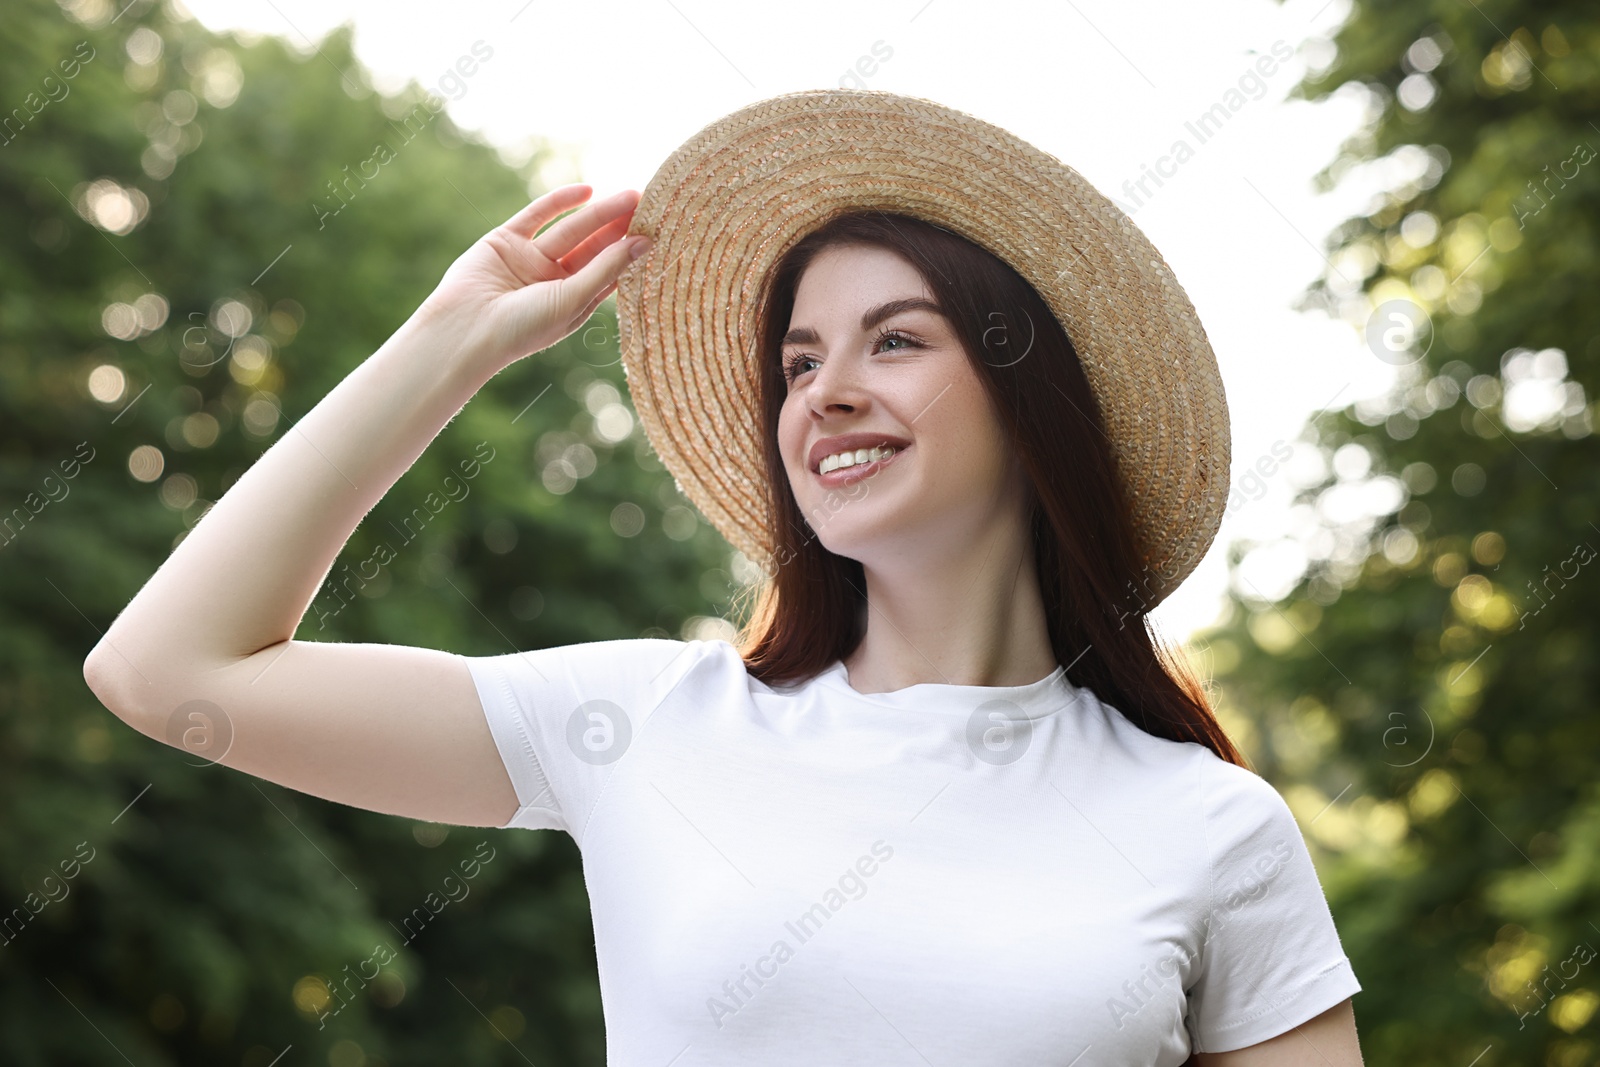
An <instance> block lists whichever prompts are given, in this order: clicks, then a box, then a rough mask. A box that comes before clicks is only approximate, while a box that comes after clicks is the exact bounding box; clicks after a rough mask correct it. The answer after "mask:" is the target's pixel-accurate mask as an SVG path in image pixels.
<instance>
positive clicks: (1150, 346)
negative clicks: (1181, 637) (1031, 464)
mask: <svg viewBox="0 0 1600 1067" xmlns="http://www.w3.org/2000/svg"><path fill="white" fill-rule="evenodd" d="M868 208H874V209H880V210H885V211H895V212H900V213H903V214H907V215H911V216H914V217H917V218H921V219H925V220H927V221H929V222H932V223H935V224H937V225H939V226H942V227H944V228H945V229H947V230H951V231H953V232H955V233H957V234H960V235H961V236H963V237H965V238H967V239H968V240H970V241H972V242H974V243H976V244H978V245H981V246H982V247H984V248H986V249H988V250H989V251H991V252H993V253H994V254H995V255H997V256H999V257H1000V258H1001V259H1002V260H1004V261H1005V262H1006V263H1008V264H1009V265H1010V266H1011V267H1012V268H1013V269H1014V270H1016V271H1017V273H1018V274H1020V275H1021V276H1022V277H1023V278H1025V279H1026V280H1027V281H1028V282H1030V283H1031V284H1032V285H1033V287H1034V288H1035V289H1037V290H1038V291H1039V294H1040V295H1041V296H1042V297H1043V298H1044V300H1045V302H1046V303H1047V304H1048V305H1049V306H1050V308H1051V309H1052V310H1053V311H1054V312H1055V314H1056V317H1057V318H1058V319H1059V320H1060V322H1061V325H1062V326H1063V327H1064V328H1065V329H1066V332H1067V335H1068V336H1069V337H1070V338H1071V339H1072V343H1073V346H1074V347H1075V348H1076V349H1077V352H1078V356H1079V359H1080V360H1081V361H1082V364H1083V368H1084V371H1085V373H1086V375H1087V376H1088V379H1089V383H1090V385H1091V387H1092V388H1093V390H1094V393H1095V395H1096V397H1097V398H1098V400H1099V404H1100V407H1101V411H1102V414H1103V417H1104V421H1105V424H1106V426H1105V428H1106V433H1107V435H1108V436H1109V437H1110V439H1111V442H1112V450H1113V453H1114V455H1115V458H1116V463H1117V467H1118V470H1119V472H1120V475H1121V477H1122V478H1123V480H1124V483H1125V484H1126V485H1127V487H1128V490H1129V498H1130V500H1131V502H1132V506H1133V520H1134V526H1135V529H1136V532H1137V536H1138V539H1139V546H1138V547H1139V550H1140V554H1141V556H1142V558H1143V560H1144V565H1145V568H1146V572H1145V574H1144V575H1143V576H1142V577H1141V578H1140V579H1139V581H1138V583H1137V588H1136V589H1134V590H1131V591H1130V592H1132V593H1133V594H1135V595H1136V596H1137V598H1138V599H1139V600H1140V601H1142V603H1143V610H1149V608H1152V607H1154V606H1155V604H1157V603H1159V602H1160V601H1161V599H1163V598H1164V597H1165V596H1166V595H1167V594H1168V593H1169V592H1171V591H1172V589H1174V588H1176V587H1177V585H1178V584H1179V583H1180V582H1182V581H1183V579H1184V578H1185V577H1187V576H1188V574H1189V572H1190V571H1192V570H1193V569H1194V566H1195V564H1197V563H1198V562H1199V561H1200V557H1201V556H1203V555H1204V554H1205V552H1206V549H1207V548H1208V547H1209V546H1210V544H1211V542H1212V539H1213V538H1214V537H1215V535H1216V532H1217V527H1218V526H1219V525H1220V523H1221V521H1222V513H1223V507H1224V504H1225V502H1226V499H1227V492H1228V467H1229V438H1228V434H1229V430H1228V409H1227V403H1226V400H1225V397H1224V395H1223V389H1222V379H1221V376H1220V375H1219V373H1218V371H1217V363H1216V357H1215V356H1214V355H1213V354H1212V351H1211V346H1210V344H1209V342H1208V341H1207V340H1206V335H1205V330H1204V329H1203V328H1202V327H1201V325H1200V320H1199V317H1198V316H1197V315H1196V314H1195V310H1194V307H1193V305H1191V304H1190V302H1189V299H1188V297H1187V296H1186V295H1185V294H1184V291H1183V289H1182V288H1181V287H1180V286H1179V285H1178V281H1177V279H1176V278H1175V277H1174V276H1173V274H1172V271H1171V269H1170V268H1169V267H1168V266H1167V264H1166V262H1165V261H1164V260H1163V259H1162V258H1161V254H1160V253H1159V252H1157V251H1156V249H1155V247H1154V246H1153V245H1151V244H1150V242H1149V240H1148V239H1147V238H1146V237H1145V236H1144V234H1143V233H1141V232H1140V231H1139V229H1138V228H1137V227H1136V226H1134V224H1133V222H1132V221H1131V220H1129V219H1128V217H1127V216H1126V215H1125V214H1123V212H1122V211H1121V210H1119V209H1118V208H1117V206H1116V205H1115V204H1113V203H1112V202H1111V200H1109V199H1108V198H1107V197H1105V196H1104V195H1102V194H1101V193H1100V192H1099V191H1097V190H1096V189H1095V188H1094V187H1093V186H1091V185H1090V184H1089V183H1088V182H1087V181H1086V180H1084V178H1083V177H1082V176H1081V175H1080V174H1078V172H1077V171H1075V170H1073V169H1072V168H1071V167H1068V166H1066V165H1065V164H1063V163H1061V162H1060V161H1059V160H1057V159H1056V158H1055V157H1054V156H1051V155H1050V154H1048V153H1046V152H1043V151H1041V150H1039V149H1038V148H1035V147H1034V146H1033V145H1030V144H1028V143H1027V142H1026V141H1023V140H1022V139H1021V138H1019V137H1017V136H1016V135H1015V134H1012V133H1010V132H1008V131H1007V130H1004V129H1001V128H1000V127H998V126H994V125H991V124H989V123H987V122H984V121H982V120H981V119H977V118H974V117H973V116H971V115H968V114H965V113H963V112H960V111H956V110H953V109H951V108H948V107H945V106H943V105H941V104H937V103H934V102H933V101H931V100H924V99H921V98H917V97H910V96H902V95H899V94H896V93H890V92H886V91H884V90H881V89H818V90H807V91H804V92H796V93H788V94H785V95H782V96H776V97H773V98H771V99H768V100H761V101H758V102H756V103H754V104H750V105H749V106H747V107H743V108H740V109H739V110H737V111H735V112H733V113H732V114H730V115H727V116H725V117H723V118H721V119H718V120H717V121H715V122H713V123H711V124H710V125H708V126H706V127H705V128H704V129H702V130H701V131H700V132H699V133H696V134H695V135H694V136H693V137H690V138H689V139H688V140H687V141H685V142H684V143H683V145H682V146H681V147H679V148H678V149H677V151H675V152H673V153H672V155H671V156H669V157H668V158H667V160H666V162H665V163H663V164H662V165H661V167H660V169H659V170H657V171H656V173H655V176H654V177H652V178H651V179H650V182H649V184H648V185H647V186H646V187H645V188H644V190H643V191H642V195H641V197H640V200H639V204H638V207H637V208H635V210H634V214H633V221H632V223H631V224H630V226H629V230H628V232H629V233H630V234H640V233H642V234H648V235H649V236H650V237H651V238H652V239H653V241H654V243H653V244H652V245H651V248H650V250H649V251H648V252H647V253H645V255H644V256H643V257H641V258H640V259H639V260H637V261H635V262H634V263H633V264H632V265H630V266H629V268H628V269H627V270H625V271H624V272H623V273H622V274H621V275H620V277H619V278H618V281H617V292H616V296H617V316H618V325H619V329H620V334H621V348H622V365H623V369H624V371H625V373H626V376H627V382H628V388H629V391H630V393H631V394H632V400H633V406H634V410H635V411H637V412H638V414H639V420H640V422H641V424H642V425H643V427H644V431H645V433H646V434H647V435H648V436H649V439H650V442H651V444H652V445H653V446H654V448H655V450H656V452H657V453H658V454H659V455H660V457H661V461H662V463H663V464H664V465H665V466H666V468H667V470H669V471H671V472H672V475H673V477H674V478H676V479H677V482H678V486H679V488H680V489H681V490H682V492H683V493H684V495H685V496H687V497H688V499H689V500H690V501H691V502H692V503H693V504H694V505H695V506H696V507H697V508H699V509H700V511H701V513H702V514H704V515H705V517H706V518H707V519H708V520H709V521H710V522H711V523H712V525H714V526H715V527H716V528H717V530H718V531H719V532H720V533H721V534H722V535H723V536H724V537H725V538H727V540H728V541H729V543H730V544H732V545H733V546H734V547H735V548H737V549H738V550H739V551H741V552H743V553H744V554H745V555H746V556H747V557H749V558H750V559H751V560H752V561H754V562H756V563H757V564H759V565H761V566H763V567H764V568H765V567H767V566H768V565H769V564H770V563H771V562H772V560H773V557H774V554H775V553H776V551H777V545H776V544H774V543H773V542H772V541H771V539H770V536H769V528H770V527H771V525H772V524H771V522H770V520H769V517H768V515H767V510H768V508H767V497H766V493H765V486H764V485H763V479H764V476H765V475H764V472H765V470H766V467H765V464H764V463H763V462H762V459H761V450H760V441H759V438H758V435H759V433H760V428H761V423H762V420H761V413H760V411H759V409H758V407H757V392H756V385H755V377H756V374H757V367H756V346H757V336H758V334H757V320H756V312H757V306H756V300H757V297H758V295H759V293H760V287H761V282H762V279H763V277H764V276H765V275H766V274H767V272H768V270H769V269H770V268H771V267H772V266H773V265H774V264H775V263H776V262H777V260H778V259H779V258H780V257H782V255H783V254H784V252H786V251H787V250H788V249H789V248H790V246H792V245H793V244H794V243H795V242H796V241H798V240H799V239H800V238H802V237H804V236H805V235H806V234H808V233H810V232H811V231H813V230H815V229H818V228H819V227H821V226H822V225H823V224H824V223H825V222H827V221H828V220H829V219H831V218H833V217H834V216H836V215H839V214H843V213H846V212H850V211H854V210H860V209H868ZM1130 606H1131V605H1130Z"/></svg>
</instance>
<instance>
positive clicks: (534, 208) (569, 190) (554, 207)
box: [500, 182, 594, 239]
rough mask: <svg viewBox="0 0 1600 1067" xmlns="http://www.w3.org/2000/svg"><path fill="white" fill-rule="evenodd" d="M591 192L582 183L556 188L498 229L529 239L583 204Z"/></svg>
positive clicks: (588, 187)
mask: <svg viewBox="0 0 1600 1067" xmlns="http://www.w3.org/2000/svg"><path fill="white" fill-rule="evenodd" d="M592 192H594V189H593V188H592V187H590V186H588V185H584V184H583V183H582V182H578V183H576V184H573V185H562V186H558V187H556V188H554V189H552V190H550V191H549V192H548V193H545V194H544V195H543V196H541V197H540V198H539V199H537V200H535V201H534V202H533V203H531V204H529V205H528V206H527V207H525V208H523V209H522V210H521V211H518V212H517V213H516V214H515V215H513V216H511V217H510V218H509V219H507V220H506V221H505V222H503V223H501V224H500V228H501V229H503V230H506V231H508V232H510V233H514V234H516V235H517V236H518V237H527V238H530V239H531V238H532V237H534V236H535V235H536V234H537V233H538V232H539V228H540V227H541V226H543V225H544V224H545V223H547V222H549V221H550V220H551V219H553V218H555V217H556V216H557V215H559V214H561V213H562V212H563V211H568V210H570V209H571V208H573V207H575V206H576V205H578V204H581V203H583V202H584V201H585V200H587V199H589V194H590V193H592Z"/></svg>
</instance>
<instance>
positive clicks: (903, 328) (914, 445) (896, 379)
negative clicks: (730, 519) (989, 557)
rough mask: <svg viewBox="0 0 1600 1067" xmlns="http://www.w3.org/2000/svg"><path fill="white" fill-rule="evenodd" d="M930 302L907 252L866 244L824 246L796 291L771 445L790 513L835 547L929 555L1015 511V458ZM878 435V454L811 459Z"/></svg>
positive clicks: (860, 556)
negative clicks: (834, 465)
mask: <svg viewBox="0 0 1600 1067" xmlns="http://www.w3.org/2000/svg"><path fill="white" fill-rule="evenodd" d="M933 305H934V296H933V294H932V292H931V291H930V290H929V288H928V287H927V285H926V284H925V283H924V282H923V280H922V276H921V275H920V274H919V273H918V272H917V270H916V269H915V268H914V267H912V266H911V264H910V263H908V262H907V261H906V260H905V259H903V258H901V257H900V256H899V255H896V254H895V253H893V252H890V251H888V250H886V249H882V248H877V247H871V246H861V245H843V246H830V247H828V248H826V249H824V250H823V251H821V252H819V253H818V254H817V256H816V258H814V259H813V260H812V261H811V263H810V265H809V266H808V267H807V268H806V270H805V273H804V274H803V275H801V278H800V282H799V285H798V287H797V288H796V291H795V300H794V311H793V314H792V315H791V317H790V320H789V324H788V327H787V329H788V332H787V334H786V335H785V338H784V343H783V350H782V358H783V361H784V375H785V378H786V380H787V382H788V393H787V395H786V397H785V399H784V403H783V408H782V411H781V413H780V415H779V418H778V447H779V449H780V450H781V452H782V456H783V465H784V468H785V470H786V471H787V472H788V475H789V485H790V488H791V489H792V491H793V492H794V497H795V501H796V503H797V504H798V505H799V508H800V512H801V514H802V515H803V516H805V518H806V520H807V522H808V523H809V524H810V526H811V528H812V530H814V531H815V532H816V535H817V538H818V540H819V541H821V543H822V544H823V546H824V547H826V548H827V549H828V550H829V551H830V552H833V553H835V554H837V555H841V556H846V557H849V558H852V559H856V560H860V561H862V562H863V563H868V562H875V563H879V564H887V563H889V562H890V561H893V560H903V559H905V558H907V553H910V554H914V555H915V556H917V557H919V558H920V560H921V562H922V563H923V564H924V565H937V563H938V561H939V559H940V558H941V557H945V558H950V557H954V556H959V555H960V554H962V553H965V552H967V551H970V550H972V549H973V548H974V547H975V546H978V545H979V544H980V542H986V541H987V537H986V536H985V535H986V534H989V533H993V532H995V529H996V526H997V524H1002V523H1015V522H1020V521H1021V519H1022V509H1021V500H1022V498H1023V494H1024V493H1025V483H1024V481H1023V476H1022V472H1021V468H1020V465H1019V464H1017V463H1016V458H1015V456H1014V454H1013V453H1012V450H1011V448H1010V446H1009V443H1008V442H1007V440H1006V438H1005V436H1004V435H1003V433H1002V429H1001V426H1000V423H999V421H998V419H997V418H996V416H995V412H994V409H993V406H992V405H991V403H990V401H989V397H988V394H987V393H985V391H984V388H983V384H982V383H981V382H980V381H979V380H978V377H977V373H976V371H974V369H973V367H972V366H971V364H970V363H969V362H968V358H967V354H966V351H965V349H964V348H963V347H962V343H961V341H960V339H959V338H958V337H957V335H956V333H955V330H954V329H953V328H952V326H951V324H950V322H949V321H947V320H946V319H945V317H944V316H943V315H942V314H941V313H939V311H938V310H936V309H935V308H934V307H933ZM886 311H887V312H888V313H887V314H885V312H886ZM857 435H865V436H857ZM835 437H842V438H844V440H842V441H838V442H832V441H830V440H829V439H830V438H835ZM883 442H888V443H890V444H892V445H893V446H894V452H893V454H892V455H889V456H888V457H887V459H886V460H883V461H880V462H868V463H867V464H864V465H862V466H861V467H859V468H858V469H856V470H854V471H850V470H846V469H839V470H833V471H829V472H819V471H818V461H819V460H820V459H822V458H824V457H827V456H832V455H835V454H837V453H839V452H842V451H846V450H847V449H849V450H853V449H857V448H861V449H871V447H872V446H873V445H876V444H880V443H883ZM830 465H831V463H830Z"/></svg>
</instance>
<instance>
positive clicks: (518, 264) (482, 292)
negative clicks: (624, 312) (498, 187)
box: [412, 183, 649, 374]
mask: <svg viewBox="0 0 1600 1067" xmlns="http://www.w3.org/2000/svg"><path fill="white" fill-rule="evenodd" d="M591 191H592V190H591V188H590V187H589V186H588V185H584V184H581V183H580V184H574V185H563V186H560V187H559V188H556V189H552V190H551V191H550V192H548V193H546V194H544V195H543V196H541V197H540V198H539V199H537V200H535V201H533V203H531V204H529V205H528V206H527V207H525V208H523V209H522V210H521V211H519V212H517V213H516V214H515V215H513V216H512V217H511V218H509V219H507V220H506V221H505V222H503V223H501V224H500V225H499V226H496V227H495V228H494V229H492V230H490V231H489V232H488V233H486V234H484V235H483V236H482V237H480V238H479V239H478V240H477V241H476V242H474V243H473V245H472V247H471V248H469V249H467V250H466V251H465V252H463V253H462V254H461V255H460V256H459V257H457V259H456V261H455V262H454V263H452V264H451V265H450V268H449V269H448V270H447V271H445V274H444V277H443V278H442V279H441V280H440V282H439V285H438V286H437V287H436V288H435V289H434V291H433V292H432V294H430V295H429V296H428V298H427V299H426V300H424V301H423V302H422V305H421V306H420V307H419V308H418V309H417V311H416V313H415V314H414V315H413V316H412V324H413V325H415V326H419V327H422V328H423V329H424V332H425V333H426V334H428V335H429V336H433V337H436V338H441V339H443V340H444V341H445V343H448V344H450V345H451V346H459V350H460V352H461V353H462V354H463V355H464V356H465V358H469V359H470V360H471V361H473V362H474V363H476V364H478V365H479V366H483V367H485V368H486V369H487V371H488V373H490V374H494V373H496V372H498V371H499V370H501V369H502V368H504V367H505V366H506V365H508V364H510V363H514V362H515V361H517V360H518V359H521V358H522V357H523V356H526V355H528V354H530V353H533V352H539V351H542V350H543V349H546V348H549V347H550V346H551V345H553V344H555V343H556V342H557V341H559V340H561V339H562V338H563V337H566V336H567V335H568V334H570V333H572V332H573V331H574V330H576V329H577V328H578V327H579V326H582V325H583V323H584V322H585V321H586V320H587V319H588V318H589V316H590V314H592V313H593V312H594V309H595V308H596V307H598V306H599V305H600V302H601V301H602V300H604V299H605V298H606V297H607V296H608V295H609V294H610V293H611V292H612V291H613V290H614V289H616V279H617V276H618V275H619V274H621V273H622V271H623V270H625V269H626V268H627V267H628V265H629V263H631V262H632V258H633V256H634V255H636V254H643V252H644V251H645V250H646V249H647V248H648V247H649V241H648V239H647V238H644V237H634V238H631V239H629V240H622V236H623V234H625V233H627V230H628V224H629V223H630V222H631V221H632V219H633V209H634V208H635V207H636V206H637V205H638V203H639V194H638V192H636V191H635V190H632V189H625V190H623V191H622V192H620V193H616V194H614V195H612V196H608V197H606V198H605V199H604V200H600V201H597V202H595V203H592V204H589V205H588V206H587V207H585V208H583V209H582V210H581V211H576V212H573V213H572V214H570V215H568V216H567V217H565V218H563V219H561V220H560V221H559V222H557V223H556V224H555V225H553V226H550V227H549V228H548V229H545V230H544V231H543V232H540V228H541V227H543V226H545V224H546V223H548V222H549V221H550V220H551V219H553V218H555V217H556V216H558V215H560V214H561V213H562V212H563V211H567V210H569V209H571V208H573V207H575V206H576V205H578V204H581V203H583V201H584V200H586V199H588V197H589V194H590V192H591ZM641 246H642V247H641Z"/></svg>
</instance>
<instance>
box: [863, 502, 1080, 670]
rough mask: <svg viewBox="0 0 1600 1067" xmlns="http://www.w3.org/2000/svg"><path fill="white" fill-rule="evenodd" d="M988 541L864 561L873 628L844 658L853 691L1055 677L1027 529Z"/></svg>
mask: <svg viewBox="0 0 1600 1067" xmlns="http://www.w3.org/2000/svg"><path fill="white" fill-rule="evenodd" d="M985 542H986V543H983V544H979V545H978V546H977V548H976V550H975V551H974V550H971V546H970V545H969V546H965V550H963V551H961V552H959V553H956V554H953V555H950V556H947V557H941V558H937V559H930V558H928V557H927V556H925V555H904V554H903V555H900V556H899V558H896V559H893V560H874V561H873V562H871V563H868V562H863V564H862V570H863V572H864V573H865V576H866V584H867V589H866V593H867V628H866V636H865V637H864V638H863V639H862V641H861V643H860V644H859V645H858V646H856V648H855V650H854V651H852V652H851V653H850V654H849V655H848V656H846V657H845V669H846V671H847V672H848V674H849V680H850V685H851V687H852V688H854V689H856V690H857V691H858V692H862V693H886V692H893V691H894V690H896V689H903V688H905V687H906V686H909V685H917V684H919V683H923V682H933V683H940V684H945V685H978V686H1015V685H1029V684H1031V683H1033V682H1037V681H1039V680H1040V679H1041V678H1044V677H1045V676H1046V675H1048V674H1049V673H1050V672H1051V671H1053V670H1055V669H1056V666H1057V662H1056V656H1055V652H1054V651H1053V650H1052V648H1051V647H1050V640H1049V630H1048V625H1047V622H1046V619H1045V611H1044V602H1043V600H1042V599H1041V598H1040V596H1039V581H1038V573H1037V570H1036V568H1035V567H1034V560H1033V545H1032V539H1031V536H1030V535H1029V531H1028V530H1027V528H1026V526H1025V525H1018V524H1005V525H1004V526H997V527H995V528H993V529H992V530H991V531H988V532H987V534H986V537H985ZM930 576H932V577H931V578H930Z"/></svg>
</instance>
